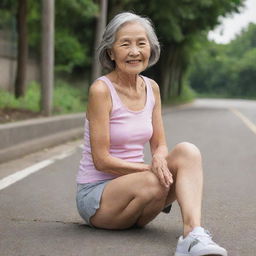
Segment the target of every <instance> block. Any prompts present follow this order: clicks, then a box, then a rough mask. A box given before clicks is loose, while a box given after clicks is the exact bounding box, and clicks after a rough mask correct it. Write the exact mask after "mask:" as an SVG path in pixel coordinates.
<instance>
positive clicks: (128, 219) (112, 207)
mask: <svg viewBox="0 0 256 256" xmlns="http://www.w3.org/2000/svg"><path fill="white" fill-rule="evenodd" d="M148 176H150V177H151V176H152V179H155V181H156V182H158V179H157V177H155V175H154V174H153V173H151V172H138V173H133V174H128V175H124V176H121V177H118V178H116V179H114V180H111V181H110V182H109V183H108V184H107V185H106V187H105V188H104V191H103V193H102V197H101V202H100V208H99V209H98V210H97V211H96V213H95V215H94V216H93V217H92V218H91V219H90V221H91V223H92V224H93V225H94V226H96V227H103V228H114V229H123V228H128V227H130V226H132V225H133V224H134V223H136V221H137V219H138V218H139V217H140V215H141V214H142V212H143V210H144V208H145V205H143V202H141V201H139V200H135V198H136V196H137V195H138V194H141V193H145V194H146V193H147V189H146V188H145V186H144V185H143V183H144V180H145V178H147V179H148Z"/></svg>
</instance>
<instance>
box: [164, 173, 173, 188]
mask: <svg viewBox="0 0 256 256" xmlns="http://www.w3.org/2000/svg"><path fill="white" fill-rule="evenodd" d="M163 174H164V178H165V183H166V184H167V185H168V186H170V185H171V184H172V178H171V176H170V172H169V170H168V171H166V170H165V169H163Z"/></svg>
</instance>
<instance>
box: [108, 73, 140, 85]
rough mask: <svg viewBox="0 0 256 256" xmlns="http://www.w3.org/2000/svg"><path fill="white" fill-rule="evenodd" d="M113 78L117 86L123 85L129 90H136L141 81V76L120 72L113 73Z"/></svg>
mask: <svg viewBox="0 0 256 256" xmlns="http://www.w3.org/2000/svg"><path fill="white" fill-rule="evenodd" d="M113 77H114V79H115V82H116V83H117V84H121V85H122V86H125V87H127V88H131V89H136V88H137V83H138V80H139V74H135V75H134V74H132V75H131V74H126V73H123V72H119V71H118V70H115V71H113Z"/></svg>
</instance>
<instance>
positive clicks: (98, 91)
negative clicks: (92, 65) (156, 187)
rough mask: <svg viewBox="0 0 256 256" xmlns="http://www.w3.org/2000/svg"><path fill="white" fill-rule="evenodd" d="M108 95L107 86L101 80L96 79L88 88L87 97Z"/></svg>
mask: <svg viewBox="0 0 256 256" xmlns="http://www.w3.org/2000/svg"><path fill="white" fill-rule="evenodd" d="M92 96H93V97H94V96H97V97H109V89H108V86H107V85H106V84H105V82H104V81H102V80H99V79H98V80H96V81H94V82H93V84H92V85H91V86H90V88H89V97H92Z"/></svg>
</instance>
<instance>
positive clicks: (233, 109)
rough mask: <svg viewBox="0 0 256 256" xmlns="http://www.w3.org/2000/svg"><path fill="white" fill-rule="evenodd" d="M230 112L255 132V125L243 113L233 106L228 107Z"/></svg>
mask: <svg viewBox="0 0 256 256" xmlns="http://www.w3.org/2000/svg"><path fill="white" fill-rule="evenodd" d="M229 110H230V111H231V112H233V113H234V114H235V115H236V116H238V117H239V118H240V119H241V120H242V121H243V122H244V124H245V125H246V126H247V127H248V128H249V129H250V130H251V131H252V132H253V133H254V134H256V125H255V124H254V123H253V122H252V121H251V120H249V119H248V118H247V117H246V116H245V115H243V114H242V113H241V112H240V111H238V110H237V109H235V108H229Z"/></svg>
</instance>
